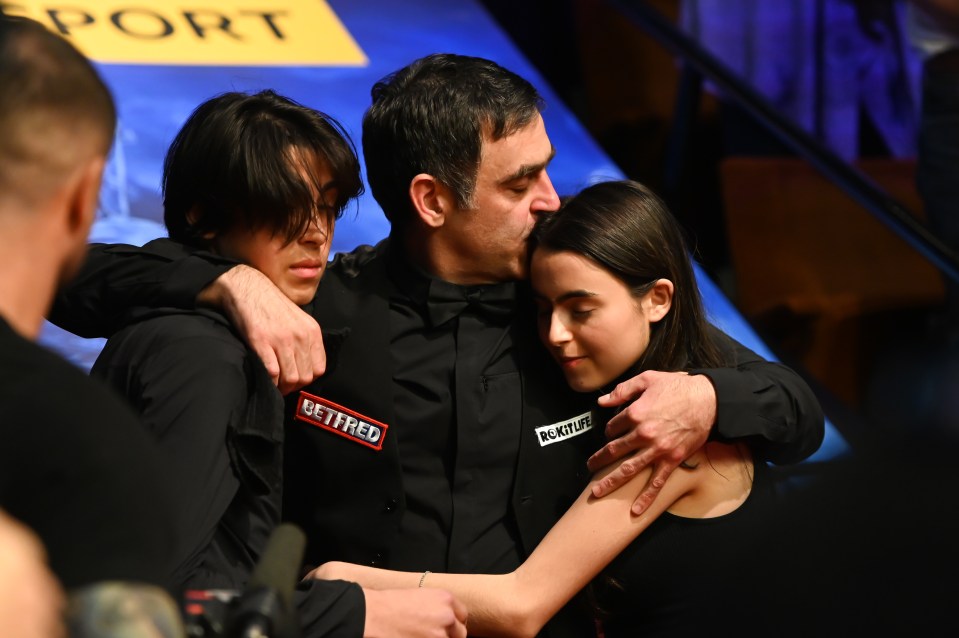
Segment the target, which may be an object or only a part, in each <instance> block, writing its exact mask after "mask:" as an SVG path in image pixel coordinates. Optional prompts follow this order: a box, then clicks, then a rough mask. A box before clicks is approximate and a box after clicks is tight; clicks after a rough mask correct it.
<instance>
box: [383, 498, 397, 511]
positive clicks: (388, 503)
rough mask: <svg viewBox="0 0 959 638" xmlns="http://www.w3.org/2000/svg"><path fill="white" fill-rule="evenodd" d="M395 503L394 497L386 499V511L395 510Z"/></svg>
mask: <svg viewBox="0 0 959 638" xmlns="http://www.w3.org/2000/svg"><path fill="white" fill-rule="evenodd" d="M396 504H397V500H396V499H395V498H391V499H390V500H388V501H386V511H387V512H392V511H393V510H395V509H396Z"/></svg>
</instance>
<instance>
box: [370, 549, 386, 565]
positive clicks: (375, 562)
mask: <svg viewBox="0 0 959 638" xmlns="http://www.w3.org/2000/svg"><path fill="white" fill-rule="evenodd" d="M382 562H383V554H382V553H381V552H376V554H374V555H373V559H372V560H370V566H371V567H376V566H377V565H379V564H381V563H382Z"/></svg>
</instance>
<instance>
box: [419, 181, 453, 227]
mask: <svg viewBox="0 0 959 638" xmlns="http://www.w3.org/2000/svg"><path fill="white" fill-rule="evenodd" d="M410 201H411V202H412V203H413V210H415V211H416V215H417V217H419V219H420V221H422V222H423V223H424V224H426V225H427V226H429V227H430V228H439V227H440V226H442V225H443V224H444V223H445V222H446V215H447V214H449V212H450V211H451V210H453V206H452V199H451V197H450V192H449V189H447V188H446V187H445V186H444V185H443V184H441V183H440V182H439V181H437V179H436V178H435V177H433V176H432V175H429V174H427V173H420V174H419V175H417V176H416V177H414V178H413V180H412V181H411V182H410Z"/></svg>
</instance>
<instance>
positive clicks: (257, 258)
mask: <svg viewBox="0 0 959 638" xmlns="http://www.w3.org/2000/svg"><path fill="white" fill-rule="evenodd" d="M315 177H316V181H317V183H319V184H328V183H330V174H329V170H328V169H326V168H325V167H322V166H320V167H318V168H317V174H316V176H315ZM324 198H325V201H326V202H333V201H335V199H336V193H335V192H334V191H333V190H327V191H325V192H324ZM334 225H335V217H334V210H333V209H332V207H329V206H320V207H318V210H317V213H316V217H315V218H314V220H313V223H312V224H310V226H309V228H307V229H306V231H305V232H304V233H303V234H302V235H300V236H299V237H297V238H296V239H294V240H293V241H291V242H287V241H286V237H285V235H283V234H274V233H273V232H272V231H270V230H269V229H263V228H261V229H257V230H251V229H249V228H246V227H243V226H238V227H236V228H233V229H232V230H230V231H229V232H228V233H225V234H223V235H220V236H218V237H216V238H214V239H213V246H212V247H213V250H215V251H216V252H217V253H218V254H221V255H224V256H227V257H232V258H233V259H237V260H239V261H242V262H243V263H245V264H248V265H249V266H252V267H253V268H256V269H257V270H259V271H260V272H262V273H263V274H264V275H266V276H267V277H268V278H269V279H270V281H272V282H273V283H274V284H275V285H276V287H277V288H279V289H280V290H281V291H282V292H283V294H285V295H286V296H287V297H289V298H290V299H291V300H292V301H293V303H295V304H297V305H299V306H302V305H304V304H307V303H309V302H311V301H312V300H313V297H314V296H315V295H316V289H317V287H318V286H319V285H320V278H321V277H322V276H323V271H324V270H325V269H326V261H327V259H328V258H329V256H330V246H331V245H332V243H333V227H334Z"/></svg>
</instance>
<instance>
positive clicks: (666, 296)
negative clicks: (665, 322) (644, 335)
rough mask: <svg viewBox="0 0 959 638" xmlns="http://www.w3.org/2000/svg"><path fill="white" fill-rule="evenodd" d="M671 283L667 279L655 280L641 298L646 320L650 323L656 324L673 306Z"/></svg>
mask: <svg viewBox="0 0 959 638" xmlns="http://www.w3.org/2000/svg"><path fill="white" fill-rule="evenodd" d="M673 292H674V287H673V282H671V281H670V280H669V279H657V280H656V281H655V282H654V283H653V287H652V288H650V290H649V292H647V293H646V294H645V295H644V296H643V310H644V311H645V314H646V319H647V320H649V321H650V322H656V321H659V320H660V319H662V318H663V317H665V316H666V315H667V314H668V313H669V309H670V308H672V306H673Z"/></svg>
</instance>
